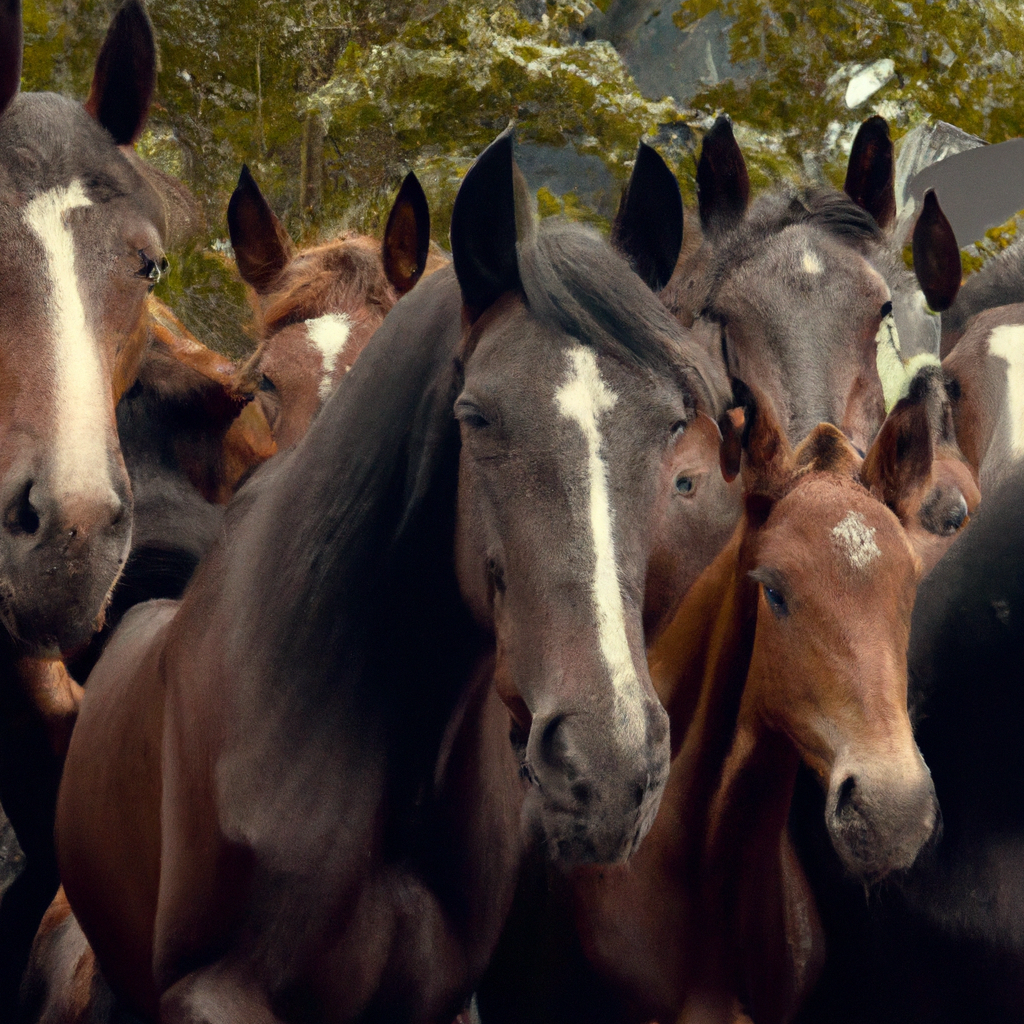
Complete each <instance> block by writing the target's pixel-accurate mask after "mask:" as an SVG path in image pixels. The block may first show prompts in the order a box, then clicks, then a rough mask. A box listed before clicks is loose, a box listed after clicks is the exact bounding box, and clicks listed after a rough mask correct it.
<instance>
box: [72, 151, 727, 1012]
mask: <svg viewBox="0 0 1024 1024" xmlns="http://www.w3.org/2000/svg"><path fill="white" fill-rule="evenodd" d="M516 173H517V172H515V169H514V165H513V164H512V162H511V146H510V140H509V138H508V136H507V134H506V135H505V136H502V137H501V139H499V141H498V142H497V143H495V144H494V146H492V147H491V149H489V150H488V151H487V152H485V154H484V155H483V156H482V157H481V158H480V160H478V162H477V164H476V165H474V169H473V170H471V171H470V173H469V175H467V178H466V181H465V182H464V183H463V186H462V189H461V190H460V193H459V196H460V199H459V202H457V204H456V212H455V214H454V215H453V230H452V235H453V248H454V251H455V265H456V269H457V271H458V279H457V281H456V277H455V275H453V274H452V273H451V272H443V273H439V274H437V275H435V276H434V278H432V279H431V280H430V281H428V282H426V283H425V284H424V285H422V286H420V287H419V288H417V290H416V292H415V293H414V294H412V295H410V296H409V298H408V299H406V300H405V301H403V302H402V303H401V304H399V305H398V306H396V308H395V309H394V310H393V311H392V314H391V315H390V316H389V318H388V319H387V320H386V321H385V324H384V325H383V326H382V328H381V329H380V330H379V331H378V333H377V335H376V337H375V340H374V342H373V344H372V345H370V346H369V347H368V348H367V349H366V351H365V352H364V353H363V355H362V356H361V357H360V359H359V360H358V361H357V362H356V364H355V365H354V366H353V368H352V370H351V372H350V373H348V374H347V375H346V376H345V379H344V380H343V382H342V384H341V385H340V390H339V392H338V396H337V398H336V399H335V400H332V401H330V402H328V403H327V405H326V407H325V408H324V410H323V411H322V412H321V414H320V415H319V416H318V417H317V419H316V421H315V422H314V424H313V426H312V427H311V429H310V431H309V433H308V434H307V435H306V437H305V438H304V439H303V441H302V442H300V444H298V445H297V446H296V447H295V448H294V449H292V450H291V451H290V452H288V453H285V454H284V455H282V456H279V457H278V458H276V459H275V460H273V461H272V462H271V463H269V464H268V465H267V466H266V467H265V468H264V469H263V470H262V471H261V472H260V473H259V474H256V475H255V476H254V477H253V479H252V480H251V481H250V482H249V484H248V485H246V487H245V488H243V490H242V491H241V492H240V494H239V496H238V497H237V498H236V500H235V502H234V503H233V504H232V506H231V507H230V508H229V510H228V514H227V519H226V523H225V534H224V537H223V539H222V540H221V541H219V542H218V544H217V545H216V546H215V548H214V549H213V551H212V552H211V555H210V557H209V558H208V560H207V561H206V562H205V563H204V565H203V566H202V567H201V568H200V570H199V572H198V574H197V576H196V577H195V579H194V581H193V583H192V585H191V587H190V589H189V590H188V592H187V593H186V595H185V597H184V599H183V602H182V604H181V605H180V606H179V607H177V608H175V606H173V605H167V604H165V605H160V604H158V605H150V606H144V607H142V608H140V609H138V610H137V611H135V612H133V613H132V614H131V615H130V616H128V617H127V618H126V620H125V622H124V624H123V626H122V628H121V631H120V633H122V634H124V639H123V641H122V640H121V639H119V636H115V639H114V641H113V643H112V644H111V646H110V647H109V648H108V651H107V653H105V655H104V656H103V658H102V659H101V661H100V662H99V664H98V665H97V667H96V669H95V671H94V673H93V675H92V677H91V680H90V686H89V690H88V692H87V695H86V699H85V701H84V704H83V711H82V715H81V718H80V720H79V723H78V726H77V727H76V731H75V735H74V737H73V739H72V745H71V750H70V752H69V758H70V761H69V768H68V771H67V772H66V774H65V781H64V786H63V788H62V791H61V799H60V805H59V806H60V810H59V824H58V848H59V852H60V859H61V866H62V877H63V878H64V880H65V887H66V891H67V894H68V898H69V900H70V902H71V905H72V906H73V907H74V909H75V912H76V916H78V917H79V919H80V921H81V924H82V927H83V929H84V931H85V933H86V935H87V936H88V937H89V940H90V942H91V944H92V945H93V948H94V949H95V951H96V955H97V958H98V960H99V963H100V964H101V966H102V968H103V970H104V973H105V974H106V975H107V977H108V979H109V980H110V981H111V982H112V984H114V987H115V989H116V990H117V991H118V992H119V994H120V995H122V996H125V997H127V998H128V1000H129V1001H130V1003H131V1004H132V1005H133V1006H134V1007H135V1008H136V1009H137V1010H139V1011H141V1012H144V1013H147V1014H149V1015H151V1016H155V1015H156V1014H157V1013H158V1012H159V1014H160V1015H161V1016H160V1019H161V1020H164V1021H177V1020H215V1019H219V1015H220V1014H224V1013H235V1014H242V1013H244V1014H245V1015H246V1017H247V1019H252V1020H268V1021H271V1020H279V1019H290V1018H292V1017H294V1016H295V1015H296V1014H300V1015H306V1016H309V1015H312V1016H318V1017H320V1018H321V1019H324V1020H339V1021H340V1020H366V1021H369V1020H377V1019H389V1020H394V1019H408V1020H434V1019H443V1018H448V1019H450V1018H451V1017H452V1016H454V1014H455V1013H456V1012H457V1011H458V1010H459V1009H460V1007H461V1005H462V1002H463V1000H464V999H465V998H467V996H468V994H469V992H470V991H471V988H472V985H473V984H474V982H475V980H476V978H477V977H478V976H479V975H480V973H481V972H482V971H483V968H484V966H485V964H486V962H487V959H488V957H489V955H490V952H491V950H492V949H493V946H494V943H495V942H496V941H497V937H498V933H499V931H500V928H501V925H502V923H503V921H504V917H505V914H506V912H507V907H508V904H509V902H510V901H511V898H512V892H513V888H514V885H515V878H516V870H517V866H518V862H519V856H520V851H521V848H522V843H523V841H524V838H525V837H527V836H532V837H534V838H535V839H536V840H537V841H538V842H539V843H540V844H541V846H542V847H543V848H545V849H547V850H548V851H549V853H550V854H551V855H552V856H555V857H558V858H560V859H563V860H569V861H578V860H618V859H622V858H624V857H625V856H627V855H628V854H629V853H630V852H631V851H632V849H633V848H634V847H635V846H636V844H637V843H638V842H639V840H640V839H641V838H642V836H643V835H644V834H645V832H646V830H647V828H648V827H649V825H650V821H651V819H652V817H653V814H654V809H655V808H656V806H657V801H658V798H659V797H660V794H661V790H662V787H663V784H664V778H665V774H664V772H665V767H666V765H667V753H668V736H667V728H666V723H665V718H664V712H663V711H662V709H661V707H660V705H659V704H658V703H657V700H656V698H655V696H654V693H653V690H652V689H651V686H650V681H649V678H648V676H647V670H646V663H645V660H644V656H643V645H644V624H645V623H646V622H654V623H657V622H661V621H663V620H664V619H665V616H666V611H667V609H670V608H671V607H674V603H675V602H677V601H678V596H679V590H680V583H679V582H678V579H674V578H673V573H672V563H673V561H675V562H676V563H677V564H679V565H680V566H681V565H682V563H683V562H685V557H684V556H685V551H681V550H680V545H679V531H680V530H682V529H683V528H684V525H685V522H686V516H687V511H686V503H685V501H684V500H680V501H676V500H674V499H673V498H672V495H673V494H677V495H678V494H679V490H678V489H677V488H676V486H675V485H676V481H677V479H678V477H679V476H680V474H681V472H682V471H684V470H685V469H686V468H687V465H688V464H687V462H686V461H685V459H686V455H685V453H684V454H680V452H681V451H683V449H684V447H685V446H683V445H682V443H681V442H682V438H683V437H685V435H686V433H687V432H689V431H688V427H689V426H691V425H692V424H693V423H694V422H700V420H699V413H698V408H699V407H701V406H702V405H703V406H706V405H707V403H708V402H710V401H711V398H710V397H709V394H708V392H707V391H706V389H705V386H704V385H703V383H702V382H701V378H700V376H699V373H698V370H697V369H695V367H699V366H700V363H701V356H700V353H699V352H697V351H696V350H695V349H694V350H693V351H692V353H691V355H690V356H686V355H685V354H686V352H687V351H688V350H687V347H686V344H685V339H683V338H681V337H680V336H679V331H678V328H677V327H676V326H675V325H674V323H673V321H672V320H671V318H669V317H667V315H666V314H665V313H664V311H663V310H662V309H661V307H660V306H659V305H658V303H657V301H656V299H654V297H653V296H652V295H651V294H650V292H649V291H648V290H647V289H646V287H645V286H644V285H643V284H642V282H640V281H639V279H638V278H636V277H635V276H634V275H632V274H630V273H629V271H628V269H627V268H626V266H625V264H624V263H623V262H622V261H621V260H620V259H618V258H617V257H615V256H613V255H612V254H611V252H610V250H608V249H607V247H606V246H605V245H604V244H603V243H599V242H598V241H597V240H595V239H593V238H592V237H590V236H589V235H587V234H585V233H582V232H580V231H579V230H578V229H571V228H560V229H559V228H542V229H541V230H540V231H539V232H538V234H537V236H536V240H533V239H530V240H529V241H528V242H526V243H524V242H522V241H520V243H519V246H518V247H517V245H516V238H517V237H521V236H520V231H523V230H526V231H529V223H528V222H526V223H524V221H523V219H522V214H521V212H518V211H521V210H522V207H521V206H520V205H519V204H518V203H517V202H516V200H515V199H514V194H515V185H514V182H515V178H516ZM495 194H496V197H495ZM517 224H518V227H517ZM595 280H597V281H600V282H601V286H600V287H599V288H597V287H595ZM520 291H523V292H525V294H526V296H527V299H526V300H525V301H524V299H523V298H522V297H520V296H519V295H517V293H518V292H520ZM460 293H461V294H460ZM555 296H557V299H556V298H554V297H555ZM584 296H586V297H587V300H588V302H590V303H596V309H594V308H592V307H584V306H581V305H580V302H581V300H582V298H583V297H584ZM595 296H597V297H598V298H595ZM411 338H415V339H416V344H410V339H411ZM579 338H585V339H588V340H589V342H590V344H589V345H582V344H581V343H580V342H579V341H578V340H576V339H579ZM681 353H682V354H681ZM691 357H692V358H691ZM453 406H454V410H455V415H454V416H453V414H452V410H453ZM712 411H714V410H713V409H712ZM691 436H700V435H699V434H697V435H691ZM338 438H345V439H346V444H339V443H338V440H337V439H338ZM625 495H628V496H629V506H628V507H629V511H628V512H627V510H626V506H625V505H623V504H622V503H621V502H622V496H625ZM509 502H511V505H510V504H508V503H509ZM552 503H553V505H552ZM297 509H299V510H301V511H300V512H299V513H297V512H296V510H297ZM634 509H641V510H643V514H642V515H641V516H640V517H639V519H638V518H637V517H636V516H635V515H634V513H633V511H632V510H634ZM552 534H555V536H552ZM652 536H653V537H654V538H656V539H655V540H653V541H652V540H651V539H650V538H651V537H652ZM453 538H454V542H455V543H454V550H455V553H456V557H455V564H454V565H453V560H452V550H453V548H452V542H453ZM552 552H554V553H555V555H554V557H553V556H552ZM653 565H657V566H659V576H660V584H659V586H658V587H657V588H652V589H651V590H650V591H648V590H647V589H646V587H645V581H646V578H647V575H648V573H649V572H650V568H651V566H653ZM682 574H683V570H682V568H680V570H679V572H678V573H677V574H676V576H679V577H681V576H682ZM142 676H146V679H143V678H142ZM161 693H162V694H163V695H164V700H163V703H162V705H161V710H160V711H159V712H154V713H153V716H152V717H151V718H150V719H148V720H147V724H146V728H145V729H144V730H143V732H144V734H145V735H144V737H142V738H140V739H138V740H136V741H134V744H128V743H124V742H121V741H119V736H124V737H127V735H128V731H129V730H130V729H131V730H137V728H138V723H137V722H135V721H134V720H133V719H137V718H139V717H140V715H139V714H138V713H137V711H136V713H135V714H134V715H133V708H136V703H135V702H136V701H137V700H143V699H146V700H148V701H150V702H152V701H156V702H157V703H158V704H159V703H160V701H159V697H160V694H161ZM498 698H500V700H499V699H498ZM510 714H511V716H512V719H513V722H514V727H513V735H514V739H515V745H514V746H513V745H510V744H509V741H508V726H509V715H510ZM146 749H148V750H151V751H153V752H154V756H153V758H152V760H151V761H150V762H149V764H150V766H151V767H149V768H147V769H145V770H142V768H141V765H140V764H139V763H138V759H139V758H142V757H144V756H145V754H144V753H143V751H144V750H146ZM157 750H159V759H157V758H156V756H155V752H156V751H157ZM101 751H102V753H101ZM157 773H158V780H157V782H158V785H157V782H154V781H153V779H154V778H155V777H156V775H157ZM128 778H133V779H134V780H135V781H132V782H130V783H126V782H124V781H123V780H125V779H128ZM524 779H525V782H524ZM119 780H120V781H119ZM527 782H528V783H529V784H528V785H527V784H526V783H527ZM126 785H128V786H132V787H134V786H136V785H138V786H140V787H142V788H144V789H146V790H147V792H145V793H141V794H140V793H126V792H125V791H124V787H125V786H126ZM157 789H158V792H157ZM524 789H525V793H524ZM140 797H141V800H140ZM140 803H142V804H147V805H148V806H147V808H146V809H145V810H144V811H133V810H131V809H130V808H131V807H137V806H139V804H140ZM126 814H127V815H129V816H131V815H133V814H138V815H139V817H138V818H137V819H136V820H134V821H132V822H125V821H124V819H123V815H126ZM119 816H122V817H119ZM140 831H141V832H144V833H145V834H146V836H147V838H146V841H145V843H142V844H140V843H139V842H137V841H135V840H133V839H131V838H130V837H131V836H134V835H138V833H139V832H140ZM103 865H113V866H114V868H113V870H111V869H110V868H109V867H104V866H103ZM122 872H128V873H130V874H131V875H132V879H131V881H130V882H129V881H128V880H127V879H124V878H122V879H119V880H117V881H116V883H115V880H114V878H113V875H114V874H118V873H122ZM157 879H158V882H157V881H156V880H157ZM126 894H130V898H126ZM150 949H151V950H152V959H151V960H150V958H149V956H148V953H149V950H150ZM133 950H134V951H135V952H132V951H133Z"/></svg>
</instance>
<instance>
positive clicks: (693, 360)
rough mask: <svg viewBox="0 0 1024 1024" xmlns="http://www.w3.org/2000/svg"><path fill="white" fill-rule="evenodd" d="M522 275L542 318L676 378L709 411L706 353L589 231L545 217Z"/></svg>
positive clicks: (712, 404)
mask: <svg viewBox="0 0 1024 1024" xmlns="http://www.w3.org/2000/svg"><path fill="white" fill-rule="evenodd" d="M519 274H520V279H521V281H522V286H523V291H524V293H525V295H526V301H527V303H528V305H529V307H530V310H531V312H533V313H534V315H536V316H537V317H538V319H540V320H541V321H542V322H545V323H547V324H549V325H551V326H552V327H554V328H556V329H557V330H559V331H564V332H565V333H566V334H569V335H571V336H572V337H574V338H578V339H579V340H580V341H581V342H584V343H585V344H588V345H591V346H593V347H594V348H596V349H597V350H598V351H599V352H602V353H606V354H608V355H611V356H613V357H614V358H616V359H619V360H621V361H623V362H626V363H632V364H634V365H638V366H643V367H646V368H647V369H650V370H653V371H655V372H656V373H660V374H663V375H666V376H669V377H673V378H675V379H676V380H678V381H679V383H680V384H681V385H682V386H683V387H684V388H686V389H687V390H688V391H689V392H691V393H693V394H694V395H696V396H697V397H698V400H699V401H700V402H702V403H703V404H704V406H705V407H706V408H707V409H708V410H709V411H710V410H715V411H716V412H717V411H720V406H721V398H720V397H718V398H716V396H712V394H711V391H710V388H709V383H708V382H709V381H711V380H712V379H713V377H712V374H711V373H710V372H709V368H708V367H707V366H706V365H705V364H706V363H707V357H706V356H705V355H704V353H703V352H702V350H700V349H698V348H697V346H695V345H692V344H690V343H689V341H688V339H687V338H686V335H685V334H684V332H683V329H682V328H681V327H680V325H679V323H678V321H676V320H675V318H674V317H673V316H672V315H671V314H670V313H669V311H668V310H667V309H666V308H665V306H664V305H663V304H662V303H661V302H659V301H658V299H657V297H656V296H655V295H654V294H653V292H651V290H650V289H649V288H648V287H647V285H645V284H644V283H643V281H641V280H640V278H639V277H637V275H636V274H634V273H633V272H632V270H631V269H630V266H629V264H628V263H627V262H626V261H625V260H624V259H623V258H622V257H621V256H619V255H618V253H616V252H615V251H614V250H613V249H611V247H610V246H609V245H608V244H607V243H606V242H605V241H604V240H602V239H601V238H600V237H599V236H598V235H596V234H595V233H594V232H592V231H591V230H589V229H587V228H584V227H581V226H580V225H577V224H571V223H566V222H564V221H558V220H553V219H552V220H545V221H543V222H542V223H541V224H540V225H539V226H538V228H537V230H536V231H535V233H534V234H533V236H532V237H531V238H529V239H527V240H526V241H523V242H520V245H519Z"/></svg>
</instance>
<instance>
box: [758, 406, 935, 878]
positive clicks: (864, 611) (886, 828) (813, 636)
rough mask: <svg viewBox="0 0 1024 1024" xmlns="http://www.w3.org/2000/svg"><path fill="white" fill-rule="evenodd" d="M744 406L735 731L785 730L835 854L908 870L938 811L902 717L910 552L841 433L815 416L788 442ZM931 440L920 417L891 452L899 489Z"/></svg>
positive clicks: (861, 867) (872, 872)
mask: <svg viewBox="0 0 1024 1024" xmlns="http://www.w3.org/2000/svg"><path fill="white" fill-rule="evenodd" d="M747 412H748V416H750V417H751V421H750V422H748V425H747V427H746V439H745V443H744V451H743V467H742V476H743V481H744V500H745V503H746V510H747V512H746V514H747V523H748V527H747V533H746V535H745V539H744V548H743V552H742V555H741V568H745V569H746V571H747V574H748V577H749V578H750V579H752V580H753V581H754V582H755V583H756V585H757V588H758V594H757V601H756V627H755V635H754V641H753V650H752V654H751V659H750V669H749V674H748V677H747V684H746V687H745V689H744V691H743V696H742V701H741V707H740V712H739V733H740V735H743V734H744V733H746V734H747V735H751V734H753V735H756V734H759V733H761V734H763V733H764V731H765V730H768V731H770V732H772V733H774V734H776V735H778V734H781V735H783V736H785V737H787V738H788V740H789V742H790V743H792V745H793V747H794V748H795V750H796V752H797V754H798V755H799V757H800V758H801V759H802V760H803V761H804V762H805V763H806V764H807V765H808V766H809V767H810V768H811V769H812V770H813V771H814V772H815V774H816V775H817V776H818V777H819V778H820V779H821V781H822V783H823V785H824V786H825V788H826V791H827V798H826V807H825V824H826V826H827V828H828V831H829V834H830V836H831V839H832V844H833V846H834V847H835V849H836V851H837V853H838V854H839V856H840V858H841V860H842V862H843V863H844V865H845V866H846V867H847V869H848V870H849V871H851V872H852V873H853V874H855V875H856V876H858V877H859V878H861V879H863V880H865V881H874V880H876V879H879V878H881V877H883V876H885V875H886V874H888V873H889V872H891V871H894V870H899V869H903V868H907V867H909V866H910V865H911V864H912V863H913V861H914V859H915V858H916V856H917V854H918V852H919V850H920V849H921V847H922V845H923V844H924V843H925V842H926V841H927V840H928V839H929V837H930V836H931V835H932V833H933V831H934V829H935V826H936V821H937V818H938V808H937V804H936V800H935V790H934V787H933V785H932V781H931V776H930V774H929V772H928V769H927V767H926V765H925V763H924V761H923V759H922V757H921V754H920V751H919V750H918V748H917V745H916V743H915V741H914V735H913V730H912V727H911V723H910V718H909V715H908V712H907V662H906V651H907V644H908V638H909V634H910V615H911V610H912V608H913V604H914V594H915V590H916V587H917V582H918V578H919V573H920V560H919V558H918V557H917V555H916V554H915V552H914V548H913V546H912V544H911V542H910V539H909V537H908V535H907V533H906V531H905V530H904V529H903V527H902V525H901V524H900V521H899V519H898V518H897V516H896V514H895V513H894V512H893V511H891V509H889V508H887V507H886V506H885V505H884V504H883V503H882V502H881V501H879V500H877V499H876V498H875V497H874V496H873V495H872V494H871V493H870V492H869V490H868V489H867V488H866V487H865V486H864V485H863V484H862V482H861V480H860V475H861V459H860V457H859V456H858V454H857V452H856V451H855V450H854V449H853V447H852V445H851V444H850V442H849V441H848V440H847V439H846V438H845V437H844V436H843V435H842V434H841V433H840V431H839V430H838V429H837V428H835V427H834V426H832V425H831V424H821V425H820V426H818V427H817V428H815V429H814V430H813V431H812V432H811V433H810V435H809V436H808V437H807V438H806V439H805V440H804V441H803V442H802V443H801V445H800V446H799V447H798V448H797V449H796V451H792V450H791V449H790V446H789V443H788V440H787V438H786V436H785V432H784V431H783V430H782V429H781V427H780V425H779V424H778V422H777V421H776V420H775V417H774V415H773V413H772V410H771V408H770V405H769V403H768V402H767V401H766V400H764V399H763V397H761V398H760V399H758V398H756V397H755V398H754V400H753V401H752V402H750V403H748V406H747ZM929 438H930V434H929V428H928V424H927V420H926V419H924V418H922V419H920V420H919V422H918V430H917V432H916V433H915V434H914V435H913V436H912V442H913V450H912V451H910V452H900V453H898V455H897V458H898V459H899V460H903V459H906V460H907V461H908V462H909V463H910V464H911V467H910V468H908V469H906V470H905V471H904V474H903V476H902V477H901V478H900V479H899V480H894V481H893V484H894V487H895V488H896V490H899V489H900V488H901V487H903V486H906V487H910V488H914V487H917V486H918V484H919V482H920V476H921V474H922V473H923V472H925V471H926V470H927V469H928V467H927V465H926V464H927V462H928V461H929V460H930V457H931V449H930V446H929ZM883 443H886V442H883ZM869 475H870V474H869ZM890 497H891V498H892V500H893V501H894V502H897V503H898V502H899V501H900V500H901V499H900V497H899V496H898V495H897V494H896V493H895V492H893V493H891V494H890ZM738 746H740V747H742V744H739V745H738Z"/></svg>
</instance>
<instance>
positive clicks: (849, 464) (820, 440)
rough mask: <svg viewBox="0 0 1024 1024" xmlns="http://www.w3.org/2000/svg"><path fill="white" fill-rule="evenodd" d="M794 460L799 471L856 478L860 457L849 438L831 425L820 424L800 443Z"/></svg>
mask: <svg viewBox="0 0 1024 1024" xmlns="http://www.w3.org/2000/svg"><path fill="white" fill-rule="evenodd" d="M794 458H795V459H796V465H797V467H798V468H799V469H806V470H807V471H808V472H814V473H836V474H838V475H840V476H849V477H852V478H856V476H857V470H858V469H859V468H860V457H859V456H858V455H857V453H856V452H855V451H854V449H853V445H852V444H850V442H849V439H848V438H847V436H846V435H845V434H844V433H843V432H842V431H841V430H840V429H839V428H838V427H837V426H834V425H833V424H831V423H819V424H818V425H817V426H816V427H815V428H814V429H813V430H812V431H811V432H810V433H809V434H808V435H807V437H805V438H804V439H803V441H801V442H800V444H799V446H798V447H797V450H796V453H795V456H794Z"/></svg>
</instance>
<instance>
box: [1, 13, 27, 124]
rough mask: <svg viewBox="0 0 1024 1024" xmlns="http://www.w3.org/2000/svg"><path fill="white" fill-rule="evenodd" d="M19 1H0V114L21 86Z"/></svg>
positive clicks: (22, 41)
mask: <svg viewBox="0 0 1024 1024" xmlns="http://www.w3.org/2000/svg"><path fill="white" fill-rule="evenodd" d="M23 47H24V37H23V35H22V28H21V0H0V114H2V113H3V112H4V111H5V110H6V109H7V107H8V106H9V105H10V102H11V100H13V99H14V97H15V96H17V94H18V87H19V86H20V85H21V53H22V49H23Z"/></svg>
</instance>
